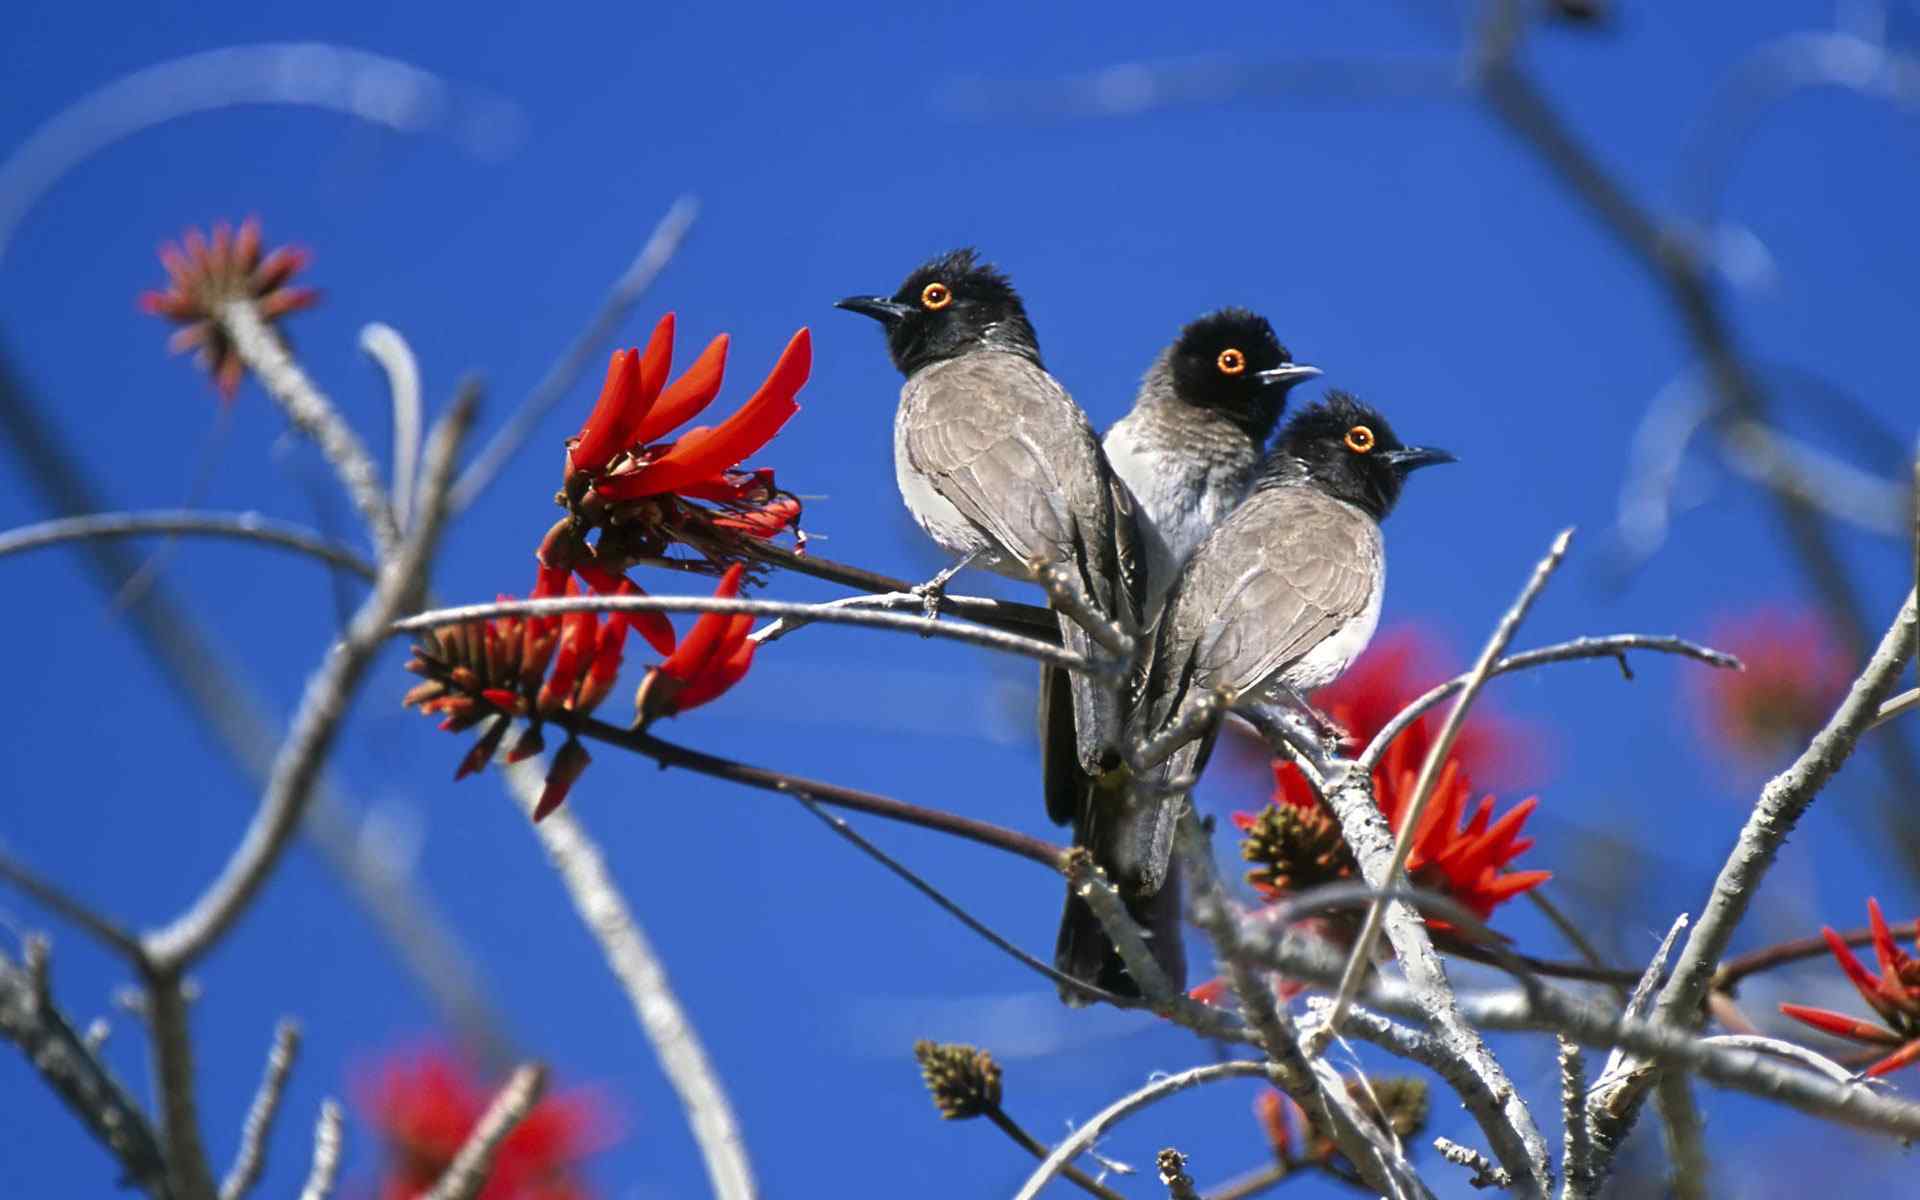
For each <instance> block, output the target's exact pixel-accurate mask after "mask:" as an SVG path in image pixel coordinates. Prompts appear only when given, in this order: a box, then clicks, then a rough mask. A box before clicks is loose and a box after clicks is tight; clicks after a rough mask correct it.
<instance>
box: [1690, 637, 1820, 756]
mask: <svg viewBox="0 0 1920 1200" xmlns="http://www.w3.org/2000/svg"><path fill="white" fill-rule="evenodd" d="M1710 636H1711V644H1713V645H1715V646H1719V647H1721V648H1723V649H1725V650H1727V651H1728V652H1730V653H1732V654H1734V655H1736V656H1738V657H1739V659H1740V661H1741V662H1742V663H1743V664H1744V665H1745V668H1746V669H1745V670H1741V671H1706V672H1699V673H1697V674H1696V677H1695V678H1694V679H1693V681H1692V687H1693V700H1694V708H1695V712H1696V714H1697V716H1698V718H1699V721H1700V724H1701V726H1702V728H1703V729H1704V730H1705V733H1706V735H1707V737H1708V738H1709V739H1710V740H1712V741H1714V742H1717V743H1719V744H1720V745H1721V746H1722V747H1724V748H1725V749H1727V750H1730V751H1732V752H1733V753H1734V754H1735V755H1736V756H1738V757H1740V758H1743V759H1748V760H1754V761H1757V762H1758V763H1760V764H1765V763H1766V762H1769V761H1772V760H1774V759H1777V758H1778V757H1779V756H1780V755H1782V754H1784V753H1787V752H1790V751H1793V750H1797V749H1799V748H1800V747H1801V746H1804V745H1805V744H1806V742H1807V740H1808V739H1809V738H1810V737H1812V736H1813V733H1814V731H1815V730H1817V729H1819V728H1820V726H1821V724H1822V723H1824V722H1825V721H1826V719H1827V718H1828V717H1829V716H1831V715H1832V713H1833V710H1834V709H1835V708H1837V707H1839V704H1840V700H1841V698H1842V697H1844V696H1845V695H1846V694H1847V687H1848V685H1849V684H1850V683H1851V681H1852V678H1853V672H1852V669H1851V668H1850V667H1849V665H1848V662H1847V655H1846V653H1845V651H1844V650H1842V649H1841V647H1840V644H1839V643H1838V642H1837V641H1836V640H1835V638H1834V635H1833V632H1832V629H1831V627H1830V626H1829V625H1828V624H1827V622H1826V621H1825V619H1823V618H1822V617H1821V616H1820V615H1819V614H1818V613H1816V612H1814V611H1812V610H1810V609H1799V610H1796V609H1791V608H1786V607H1783V606H1778V605H1775V606H1769V607H1765V608H1759V609H1755V610H1753V611H1752V612H1749V613H1746V614H1745V615H1743V616H1740V617H1737V618H1732V619H1728V620H1723V621H1721V622H1719V623H1718V624H1716V626H1715V627H1714V630H1713V632H1712V634H1711V635H1710Z"/></svg>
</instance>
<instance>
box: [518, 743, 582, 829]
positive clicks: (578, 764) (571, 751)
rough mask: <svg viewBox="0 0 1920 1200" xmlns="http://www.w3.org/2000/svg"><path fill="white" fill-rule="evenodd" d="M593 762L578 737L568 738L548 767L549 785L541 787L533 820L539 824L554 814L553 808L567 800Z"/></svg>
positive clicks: (534, 808)
mask: <svg viewBox="0 0 1920 1200" xmlns="http://www.w3.org/2000/svg"><path fill="white" fill-rule="evenodd" d="M592 763H593V756H592V755H590V754H588V753H587V748H586V747H585V746H582V745H581V744H580V741H579V739H578V738H568V739H567V740H566V744H565V745H563V746H561V747H560V750H559V752H558V753H556V754H555V755H554V756H553V765H552V766H551V767H549V768H547V786H546V787H545V788H543V789H541V792H540V799H539V801H538V802H537V803H536V804H535V805H534V806H533V822H534V824H536V825H538V824H539V823H540V822H542V821H544V820H546V819H547V818H548V817H549V816H550V815H552V813H553V810H554V809H556V808H559V807H560V806H561V805H562V804H565V803H566V802H567V794H568V793H569V792H571V791H573V785H574V784H575V783H576V782H577V781H578V780H579V778H580V775H581V772H583V771H585V770H586V769H587V767H588V766H590V765H591V764H592Z"/></svg>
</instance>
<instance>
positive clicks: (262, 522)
mask: <svg viewBox="0 0 1920 1200" xmlns="http://www.w3.org/2000/svg"><path fill="white" fill-rule="evenodd" d="M183 534H184V535H190V536H195V537H213V538H229V539H233V540H236V541H243V542H254V543H258V544H260V545H266V546H277V547H279V548H280V549H283V550H293V551H297V552H299V553H301V554H306V555H309V556H311V557H313V558H316V559H318V560H320V561H321V562H324V563H326V564H327V565H328V566H333V567H344V568H345V569H347V570H349V571H352V572H353V573H354V574H355V575H358V576H360V577H361V578H362V579H368V580H371V579H372V578H373V577H374V568H373V565H372V564H371V563H369V562H368V561H367V560H366V559H364V558H362V557H361V556H360V555H359V554H358V553H356V552H355V551H353V550H351V549H349V548H347V547H345V546H342V545H340V544H339V543H338V542H332V541H328V540H327V539H326V538H325V537H322V536H321V535H320V534H318V533H315V532H313V531H312V530H310V529H306V528H304V527H302V526H299V525H294V524H290V523H288V522H286V521H277V520H275V519H273V518H272V517H263V516H261V515H260V514H259V513H254V512H240V513H216V512H201V511H198V510H194V509H161V510H158V511H152V512H106V513H89V514H87V515H86V516H81V517H58V518H55V519H54V520H51V521H41V522H39V523H37V524H34V525H22V526H20V527H19V528H17V529H9V530H7V531H6V532H5V533H0V558H4V557H5V556H7V555H9V554H18V553H20V552H22V551H25V550H38V549H40V548H41V547H43V546H57V545H60V544H62V543H65V542H73V541H79V540H81V539H83V538H101V537H105V538H120V537H155V536H166V537H177V536H180V535H183Z"/></svg>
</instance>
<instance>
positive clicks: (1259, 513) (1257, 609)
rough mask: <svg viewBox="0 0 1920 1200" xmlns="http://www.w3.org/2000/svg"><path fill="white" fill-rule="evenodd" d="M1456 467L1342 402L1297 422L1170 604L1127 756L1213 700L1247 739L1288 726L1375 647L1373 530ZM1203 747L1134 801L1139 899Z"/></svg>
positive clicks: (1182, 754) (1376, 416)
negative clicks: (1415, 478)
mask: <svg viewBox="0 0 1920 1200" xmlns="http://www.w3.org/2000/svg"><path fill="white" fill-rule="evenodd" d="M1453 461H1455V459H1454V457H1453V455H1451V454H1449V453H1447V452H1446V451H1444V450H1435V449H1430V448H1427V447H1422V446H1406V445H1403V444H1402V443H1401V442H1400V440H1399V438H1397V437H1396V436H1395V435H1394V432H1393V428H1392V427H1391V426H1390V425H1388V424H1387V420H1386V418H1385V417H1384V416H1382V415H1381V414H1380V412H1379V411H1378V410H1376V409H1374V408H1371V407H1369V406H1368V405H1366V404H1363V403H1361V402H1360V401H1359V400H1357V399H1355V398H1354V397H1353V396H1351V395H1349V394H1347V393H1345V392H1339V391H1334V392H1330V393H1328V396H1327V399H1326V400H1325V401H1324V402H1322V403H1319V404H1314V405H1310V406H1308V407H1307V408H1305V409H1303V410H1301V412H1300V413H1299V414H1298V415H1296V416H1295V417H1294V418H1293V419H1292V420H1291V421H1289V422H1288V424H1287V426H1286V428H1285V429H1283V430H1282V431H1281V435H1280V439H1279V441H1278V442H1277V443H1276V444H1275V446H1274V450H1273V452H1272V453H1271V454H1270V455H1268V456H1267V458H1266V460H1265V461H1264V462H1262V464H1261V466H1260V468H1259V470H1258V472H1257V473H1256V475H1255V478H1254V482H1253V488H1252V491H1251V492H1250V493H1249V494H1248V496H1247V498H1246V499H1245V500H1243V501H1241V503H1240V506H1239V507H1238V508H1235V509H1234V510H1233V512H1232V513H1231V514H1230V515H1229V516H1228V517H1227V519H1226V520H1225V521H1223V522H1221V523H1220V524H1219V525H1218V526H1217V527H1215V529H1214V530H1213V532H1212V533H1209V534H1208V535H1207V536H1206V538H1205V539H1204V540H1203V541H1202V542H1201V543H1200V546H1199V548H1198V549H1197V550H1195V551H1194V553H1193V557H1192V558H1191V559H1189V560H1188V562H1187V565H1186V569H1185V570H1183V571H1182V572H1181V573H1180V577H1179V579H1178V580H1176V581H1175V583H1174V585H1173V589H1172V591H1171V592H1170V593H1169V595H1168V597H1167V602H1166V608H1165V611H1164V612H1163V613H1162V614H1161V619H1160V624H1159V627H1158V629H1157V630H1156V633H1155V637H1154V644H1153V651H1152V659H1151V666H1150V669H1149V670H1148V671H1147V672H1146V673H1145V676H1144V681H1143V684H1142V687H1141V693H1140V696H1139V698H1138V703H1137V705H1136V707H1135V709H1134V722H1133V727H1132V729H1131V730H1130V737H1131V738H1132V739H1133V740H1134V742H1135V744H1139V743H1142V742H1144V741H1145V740H1146V739H1148V738H1151V737H1153V736H1155V735H1157V734H1160V733H1162V732H1164V731H1167V730H1168V729H1170V728H1171V727H1173V726H1174V725H1175V724H1176V723H1177V722H1178V721H1179V719H1180V717H1181V715H1182V714H1183V713H1184V712H1185V711H1186V710H1187V706H1188V705H1189V704H1190V703H1192V702H1193V701H1196V700H1197V699H1199V698H1200V697H1202V696H1205V695H1207V694H1209V693H1217V694H1219V695H1220V696H1221V698H1222V699H1224V700H1225V701H1226V702H1227V704H1228V706H1229V707H1230V708H1232V709H1234V710H1235V711H1238V712H1241V713H1242V714H1244V715H1248V716H1249V717H1251V718H1252V719H1253V720H1254V722H1255V724H1256V725H1266V724H1269V723H1270V722H1272V721H1273V720H1276V719H1285V718H1286V717H1287V716H1288V715H1289V714H1291V715H1294V716H1296V717H1297V716H1298V715H1299V714H1300V713H1301V711H1302V710H1304V709H1305V706H1306V704H1307V701H1306V700H1305V696H1306V694H1307V693H1308V692H1310V691H1312V690H1313V689H1315V688H1318V687H1322V686H1324V685H1326V684H1328V683H1330V682H1332V681H1333V680H1334V679H1335V678H1336V677H1338V676H1339V675H1340V673H1341V672H1343V671H1345V670H1346V669H1347V666H1348V664H1350V663H1352V661H1353V660H1354V659H1355V658H1356V657H1358V656H1359V654H1360V652H1361V651H1362V650H1363V649H1365V648H1366V645H1367V642H1368V641H1369V640H1370V639H1371V638H1372V637H1373V631H1374V627H1375V626H1376V625H1377V624H1378V623H1379V620H1380V602H1381V598H1382V596H1383V594H1384V592H1385V588H1386V573H1387V572H1386V567H1387V562H1386V551H1385V546H1384V544H1383V542H1382V539H1381V536H1380V522H1381V521H1383V520H1385V519H1386V516H1387V514H1388V513H1390V512H1392V511H1393V507H1394V505H1395V503H1396V502H1397V501H1398V500H1399V498H1400V491H1401V488H1402V486H1403V485H1404V484H1405V482H1406V477H1407V475H1408V474H1409V473H1411V472H1413V471H1416V470H1418V469H1419V468H1421V467H1425V466H1431V465H1433V464H1435V463H1446V462H1453ZM1306 711H1307V712H1310V710H1306ZM1310 732H1311V730H1310ZM1213 740H1214V739H1213V735H1212V734H1208V735H1207V736H1204V737H1201V738H1199V739H1196V740H1194V741H1192V742H1190V743H1188V744H1187V745H1185V746H1183V747H1181V748H1180V749H1179V750H1178V751H1177V752H1175V753H1174V754H1173V755H1172V756H1171V757H1170V758H1168V759H1167V760H1166V761H1165V762H1164V763H1162V764H1160V765H1159V766H1157V767H1155V768H1153V769H1152V770H1150V771H1148V772H1146V779H1147V781H1148V782H1149V784H1150V785H1152V786H1147V787H1138V788H1136V789H1135V790H1134V791H1133V792H1132V793H1130V796H1129V803H1130V804H1131V805H1133V806H1134V807H1135V808H1136V809H1137V810H1138V811H1136V812H1135V813H1134V814H1133V819H1134V823H1135V824H1136V825H1138V826H1139V827H1141V828H1142V829H1147V830H1151V831H1152V833H1151V836H1147V837H1142V838H1138V839H1136V840H1135V841H1134V842H1133V843H1131V844H1130V845H1128V846H1127V847H1125V849H1126V851H1127V852H1128V853H1129V854H1130V855H1132V856H1133V857H1132V858H1131V859H1130V860H1129V861H1128V862H1127V864H1126V865H1127V866H1128V867H1129V868H1131V869H1132V870H1133V871H1134V872H1135V873H1136V875H1137V876H1138V878H1139V879H1140V883H1139V885H1138V886H1139V887H1140V888H1142V889H1151V888H1152V887H1154V886H1156V885H1155V881H1156V880H1159V879H1164V878H1165V877H1166V875H1167V872H1168V863H1169V856H1170V853H1171V848H1172V827H1173V818H1174V815H1175V814H1176V812H1177V795H1176V794H1169V793H1168V791H1167V790H1166V789H1169V788H1172V787H1177V784H1178V781H1180V780H1182V779H1185V778H1187V777H1190V776H1198V774H1199V773H1200V772H1201V771H1202V770H1204V769H1205V766H1206V760H1207V758H1208V756H1209V755H1210V753H1211V752H1212V748H1213Z"/></svg>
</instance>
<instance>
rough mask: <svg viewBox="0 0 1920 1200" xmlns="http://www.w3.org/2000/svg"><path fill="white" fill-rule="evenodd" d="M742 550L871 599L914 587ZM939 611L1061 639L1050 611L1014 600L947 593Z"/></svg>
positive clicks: (838, 565)
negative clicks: (868, 596) (864, 594)
mask: <svg viewBox="0 0 1920 1200" xmlns="http://www.w3.org/2000/svg"><path fill="white" fill-rule="evenodd" d="M741 549H742V550H743V552H744V553H745V554H746V555H747V557H749V558H752V559H755V560H757V561H759V562H764V563H768V564H770V565H772V566H776V567H782V568H784V569H786V570H789V571H792V572H794V573H796V574H799V575H808V576H811V577H813V578H815V579H824V580H826V581H827V582H828V583H838V584H841V585H842V586H845V587H850V588H852V589H854V590H855V591H858V592H866V593H868V594H871V595H888V594H898V593H901V592H911V591H912V590H913V587H914V585H913V584H912V583H910V582H909V581H907V580H905V579H895V578H894V577H893V576H891V575H882V574H880V573H878V572H876V571H869V570H867V569H866V568H865V567H856V566H853V565H851V564H849V563H842V562H835V561H833V560H832V559H830V558H821V557H820V556H819V555H817V554H802V553H800V552H799V551H797V550H789V549H787V548H786V547H785V546H780V545H776V544H775V543H773V542H770V541H765V540H762V539H759V538H752V539H749V540H748V541H747V542H746V543H744V545H743V546H742V547H741ZM923 602H924V601H923ZM940 611H941V612H943V613H952V614H953V615H955V616H961V617H966V618H967V619H968V620H971V621H978V622H979V623H980V624H982V625H988V626H992V627H993V628H996V629H1008V630H1013V631H1024V632H1025V633H1027V635H1028V636H1030V637H1036V638H1039V639H1041V640H1042V641H1045V640H1047V639H1054V640H1058V638H1059V637H1060V619H1059V617H1057V616H1056V615H1055V614H1054V611H1053V610H1052V609H1050V608H1046V607H1043V606H1042V605H1038V604H1021V603H1019V602H1018V601H1014V600H990V599H987V598H986V597H983V596H956V595H953V594H951V593H949V594H945V595H943V596H942V597H941V600H940Z"/></svg>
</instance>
